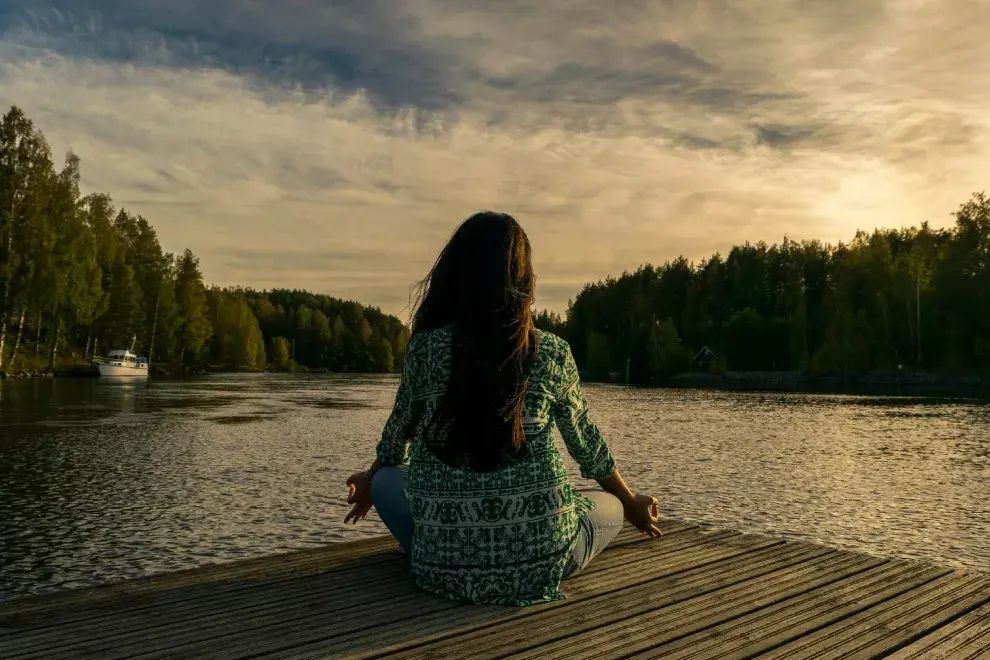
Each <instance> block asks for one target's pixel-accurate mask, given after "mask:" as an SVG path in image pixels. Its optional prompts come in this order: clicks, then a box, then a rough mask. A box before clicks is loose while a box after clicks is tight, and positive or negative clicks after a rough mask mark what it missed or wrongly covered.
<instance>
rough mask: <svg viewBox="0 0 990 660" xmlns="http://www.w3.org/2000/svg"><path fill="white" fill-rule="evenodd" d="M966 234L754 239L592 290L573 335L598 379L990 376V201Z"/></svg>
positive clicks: (544, 317) (569, 332) (557, 325)
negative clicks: (780, 374) (733, 374)
mask: <svg viewBox="0 0 990 660" xmlns="http://www.w3.org/2000/svg"><path fill="white" fill-rule="evenodd" d="M953 215H954V216H955V225H954V226H953V227H951V228H947V229H933V228H931V227H930V226H929V225H928V224H927V223H925V224H923V225H922V226H921V227H917V228H909V229H896V230H877V231H874V232H872V233H867V232H858V233H857V234H856V236H855V237H854V238H853V239H852V241H850V242H848V243H839V244H838V245H826V244H823V243H821V242H819V241H803V242H794V241H791V240H788V239H787V238H785V239H784V241H783V242H782V243H780V244H779V245H767V244H765V243H762V242H761V243H757V244H756V245H751V244H749V243H747V244H745V245H741V246H736V247H734V248H732V250H730V251H729V253H728V255H726V256H724V257H723V256H722V255H721V254H717V253H716V254H714V255H712V256H711V257H709V258H706V259H702V260H701V261H700V262H697V263H692V262H690V261H688V260H687V259H684V258H683V257H681V258H678V259H675V260H673V261H671V262H668V263H665V264H663V265H662V266H654V265H645V266H642V267H641V268H639V269H638V270H637V271H635V272H633V273H629V272H626V273H623V274H622V276H620V277H618V278H609V279H606V280H604V281H600V282H596V283H593V284H588V285H586V286H585V287H584V288H583V290H582V291H581V292H580V293H579V294H578V295H577V297H576V298H575V299H574V300H573V301H571V302H570V303H569V305H568V309H567V313H566V316H565V317H561V316H559V315H557V314H554V313H552V312H547V311H544V312H541V313H540V314H539V315H537V317H536V323H537V325H538V326H539V327H541V328H543V329H546V330H550V331H552V332H555V333H557V334H560V335H561V336H563V337H565V338H566V339H567V340H568V341H569V342H570V344H571V346H572V349H573V352H574V354H575V359H576V360H577V361H578V364H579V365H583V366H584V368H585V369H586V371H587V373H588V375H589V376H590V377H592V378H595V379H603V380H607V379H624V378H625V371H626V369H627V365H628V369H629V378H630V380H631V381H632V382H636V383H649V382H655V381H659V380H663V379H664V378H667V377H669V376H671V375H674V374H677V373H681V372H686V371H689V370H692V369H695V370H716V371H717V370H730V369H731V370H744V371H750V370H752V371H769V370H789V371H804V372H812V373H836V372H845V373H863V372H896V371H899V370H902V369H903V370H912V371H952V372H960V371H983V372H985V371H987V370H990V198H988V197H987V196H986V195H985V194H983V193H977V194H974V195H973V196H972V198H971V199H970V200H969V201H967V202H966V203H964V204H962V205H961V206H960V208H959V209H958V211H956V212H955V213H954V214H953Z"/></svg>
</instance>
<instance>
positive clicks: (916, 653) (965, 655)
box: [888, 604, 990, 660]
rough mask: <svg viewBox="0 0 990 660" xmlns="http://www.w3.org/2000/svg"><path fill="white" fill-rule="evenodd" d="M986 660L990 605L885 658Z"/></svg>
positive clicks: (988, 647) (891, 659) (983, 606)
mask: <svg viewBox="0 0 990 660" xmlns="http://www.w3.org/2000/svg"><path fill="white" fill-rule="evenodd" d="M987 657H990V604H986V605H982V606H980V607H978V608H976V609H975V610H973V611H972V612H970V613H969V614H966V615H964V616H961V617H959V618H958V619H956V620H955V621H953V622H952V623H950V624H948V625H945V626H942V627H941V628H939V629H938V630H936V631H934V632H932V633H931V634H929V635H926V636H925V637H922V638H921V639H919V640H918V641H916V642H914V643H913V644H909V645H908V646H906V647H904V648H902V649H901V650H900V651H897V652H896V653H894V654H893V655H890V656H888V660H934V659H935V658H954V659H958V660H975V659H976V658H987Z"/></svg>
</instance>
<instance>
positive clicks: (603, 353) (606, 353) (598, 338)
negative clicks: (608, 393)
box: [587, 332, 614, 380]
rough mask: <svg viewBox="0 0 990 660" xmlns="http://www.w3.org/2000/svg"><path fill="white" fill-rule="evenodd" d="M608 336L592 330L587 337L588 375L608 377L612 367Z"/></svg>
mask: <svg viewBox="0 0 990 660" xmlns="http://www.w3.org/2000/svg"><path fill="white" fill-rule="evenodd" d="M608 343H609V342H608V337H607V336H606V335H603V334H601V333H598V332H592V333H591V335H590V336H589V337H588V349H587V350H588V362H587V365H588V367H587V369H588V376H589V377H591V378H594V379H597V380H604V379H607V378H608V377H609V375H610V374H611V372H612V369H613V366H614V365H613V363H612V351H611V349H610V348H609V345H608Z"/></svg>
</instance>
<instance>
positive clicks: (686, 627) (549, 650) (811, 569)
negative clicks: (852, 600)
mask: <svg viewBox="0 0 990 660" xmlns="http://www.w3.org/2000/svg"><path fill="white" fill-rule="evenodd" d="M883 563H886V560H882V559H878V558H873V557H865V556H861V555H846V554H844V553H835V554H832V555H825V556H820V557H817V558H814V559H812V560H811V561H800V562H795V563H791V564H789V565H785V566H779V567H770V568H769V569H767V570H763V571H754V572H752V573H751V574H749V575H747V576H745V579H744V580H742V581H739V582H737V583H735V584H732V585H730V586H727V587H723V588H721V589H718V590H714V591H711V592H708V593H705V594H702V595H699V596H696V597H694V598H691V599H688V600H684V601H680V602H677V603H676V604H672V605H667V604H660V607H646V608H643V607H639V606H638V605H637V604H636V603H631V604H627V602H626V599H625V598H619V599H616V600H615V602H613V603H612V606H613V608H614V614H612V615H611V616H608V618H607V621H601V623H600V624H599V623H598V622H596V621H580V622H578V623H576V624H574V625H572V626H568V627H566V628H564V627H558V628H557V629H556V630H554V632H553V637H555V638H556V639H554V641H552V642H550V643H544V642H543V640H541V639H538V638H537V639H533V638H530V639H528V640H520V642H521V643H520V644H519V645H518V647H517V648H513V649H511V651H512V653H511V654H505V656H504V657H513V658H544V659H546V660H551V659H553V658H573V659H575V660H576V659H580V658H587V659H594V658H604V657H618V656H623V657H624V656H626V655H628V654H629V653H631V652H635V651H637V650H642V649H645V648H649V647H650V646H653V645H655V644H663V643H667V642H671V641H674V640H676V639H679V638H681V637H685V636H687V635H690V634H692V633H696V632H698V631H700V630H704V629H706V628H709V627H712V626H715V625H717V624H719V623H721V622H723V621H729V620H732V619H736V618H739V617H741V616H744V615H746V614H749V613H751V612H754V611H756V610H759V609H762V608H764V607H768V606H770V605H773V604H775V603H778V602H781V601H783V600H786V599H788V598H792V597H794V596H796V595H798V594H802V593H805V592H807V591H810V590H812V589H814V588H817V587H820V586H822V585H825V584H830V583H832V582H837V581H839V580H841V579H843V578H846V577H848V576H850V575H855V574H857V573H862V572H864V571H867V570H869V569H870V568H873V567H875V566H878V565H881V564H883ZM562 628H564V629H563V630H562ZM561 632H566V635H561V634H560V633H561Z"/></svg>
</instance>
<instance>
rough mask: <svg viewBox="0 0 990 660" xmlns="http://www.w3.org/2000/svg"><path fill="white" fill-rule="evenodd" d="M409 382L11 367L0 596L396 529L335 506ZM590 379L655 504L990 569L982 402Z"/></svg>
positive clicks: (988, 441) (3, 420)
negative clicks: (349, 521) (21, 371)
mask: <svg viewBox="0 0 990 660" xmlns="http://www.w3.org/2000/svg"><path fill="white" fill-rule="evenodd" d="M397 384H398V381H397V379H396V378H395V377H392V376H288V375H282V376H280V375H218V376H210V377H205V378H202V379H195V380H186V381H179V380H153V381H150V382H147V383H119V382H118V383H114V382H110V381H106V380H98V379H96V380H71V379H64V380H54V381H53V380H26V381H7V382H5V383H0V521H2V528H0V598H10V597H13V596H18V595H24V594H30V593H42V592H48V591H53V590H59V589H66V588H71V587H80V586H85V585H93V584H99V583H104V582H108V581H115V580H120V579H124V578H133V577H139V576H143V575H148V574H152V573H158V572H162V571H173V570H178V569H183V568H190V567H195V566H200V565H203V564H208V563H214V562H227V561H233V560H237V559H244V558H249V557H256V556H260V555H266V554H270V553H276V552H283V551H287V550H292V549H297V548H305V547H311V546H315V545H321V544H326V543H333V542H337V541H343V540H348V539H355V538H361V537H364V536H369V535H376V534H383V533H386V532H385V529H384V527H383V526H382V525H381V523H380V522H379V521H378V519H377V517H375V516H374V514H372V515H370V516H369V518H368V519H367V520H365V521H363V522H362V523H361V524H359V525H357V526H356V527H353V526H346V527H345V526H344V525H343V523H342V520H343V518H344V516H345V514H346V512H347V510H348V508H349V507H348V506H347V505H346V503H345V502H344V496H345V491H346V489H345V487H344V480H345V479H346V478H347V476H348V475H350V474H351V473H352V472H354V471H355V470H358V469H363V468H365V467H366V466H367V464H369V463H370V461H371V460H372V459H373V457H374V445H375V442H376V441H377V438H378V436H379V434H380V432H381V428H382V425H383V424H384V422H385V419H386V417H387V416H388V413H389V410H390V408H391V404H392V397H393V396H394V393H395V388H396V386H397ZM585 392H586V395H587V398H588V400H589V402H590V405H591V411H592V415H593V417H594V418H595V419H596V420H597V421H598V423H599V426H600V427H601V428H602V431H603V432H604V433H605V435H606V437H607V438H608V440H609V444H610V445H611V447H612V451H613V454H615V456H616V459H617V461H618V463H619V467H620V469H621V471H622V472H623V474H624V475H625V477H626V479H627V481H629V483H630V485H631V486H632V487H633V489H638V490H641V491H644V492H650V493H653V494H655V495H656V496H657V497H658V498H659V499H660V501H661V511H662V515H663V516H666V517H675V518H680V519H684V520H689V521H694V522H699V523H703V524H705V525H710V526H715V527H723V528H732V529H739V530H743V531H747V532H762V533H768V534H772V535H778V536H783V537H788V538H794V539H801V540H806V541H814V542H819V543H823V544H826V545H830V546H833V547H840V548H849V549H854V550H861V551H865V552H869V553H874V554H879V555H885V556H897V557H906V558H919V559H927V560H931V561H934V562H937V563H941V564H945V565H950V566H958V567H968V568H974V569H978V570H990V406H987V405H986V404H984V403H981V402H977V401H967V400H960V399H952V400H950V399H937V398H907V397H864V396H838V395H817V394H816V395H811V394H763V393H738V392H733V393H727V392H711V391H702V390H664V389H652V390H651V389H634V388H624V387H614V386H603V385H587V386H586V388H585ZM558 443H559V446H560V447H561V450H562V451H563V444H562V442H560V441H559V439H558ZM569 465H570V466H571V469H572V473H573V474H575V475H576V469H575V468H574V464H573V463H572V462H569ZM576 481H577V482H578V483H579V484H580V485H587V482H582V481H581V480H579V479H577V480H576Z"/></svg>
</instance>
